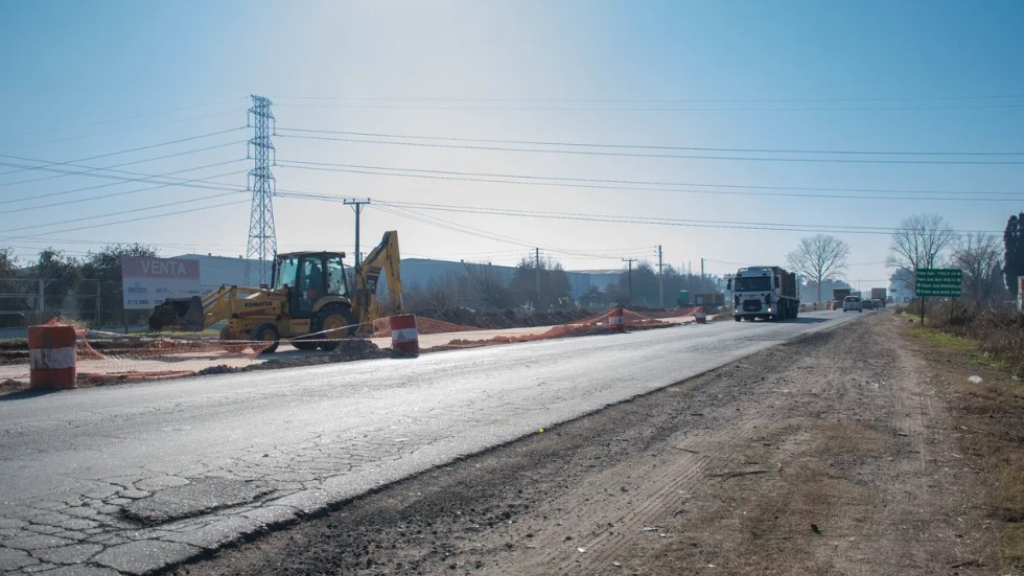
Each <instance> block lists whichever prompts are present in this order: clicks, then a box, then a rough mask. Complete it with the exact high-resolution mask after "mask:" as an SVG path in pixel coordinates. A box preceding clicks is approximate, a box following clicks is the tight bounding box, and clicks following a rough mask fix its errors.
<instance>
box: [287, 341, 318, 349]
mask: <svg viewBox="0 0 1024 576" xmlns="http://www.w3.org/2000/svg"><path fill="white" fill-rule="evenodd" d="M288 343H289V344H291V345H292V346H295V348H296V349H297V350H316V349H317V346H319V345H320V343H319V342H309V341H306V340H290V341H289V342H288Z"/></svg>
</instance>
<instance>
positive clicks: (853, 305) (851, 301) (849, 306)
mask: <svg viewBox="0 0 1024 576" xmlns="http://www.w3.org/2000/svg"><path fill="white" fill-rule="evenodd" d="M851 310H856V311H857V312H863V311H864V305H863V304H862V303H861V299H860V296H847V297H846V299H844V300H843V312H849V311H851Z"/></svg>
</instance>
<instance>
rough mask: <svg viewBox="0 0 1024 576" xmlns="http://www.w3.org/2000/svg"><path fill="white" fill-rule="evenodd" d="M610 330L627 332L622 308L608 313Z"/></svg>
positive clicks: (618, 307) (617, 307)
mask: <svg viewBox="0 0 1024 576" xmlns="http://www.w3.org/2000/svg"><path fill="white" fill-rule="evenodd" d="M608 329H609V330H611V331H612V332H625V331H626V320H625V318H623V317H622V306H616V307H615V308H612V311H611V312H609V313H608Z"/></svg>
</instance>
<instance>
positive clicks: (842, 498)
mask: <svg viewBox="0 0 1024 576" xmlns="http://www.w3.org/2000/svg"><path fill="white" fill-rule="evenodd" d="M907 342H912V341H909V340H908V339H907V334H906V329H905V328H904V327H903V326H902V325H900V323H899V322H898V321H897V320H896V319H894V318H893V317H892V316H890V315H881V314H879V315H874V316H873V317H871V318H868V319H866V320H865V321H861V322H854V323H852V324H849V325H847V326H845V327H841V328H839V329H836V330H831V331H828V332H823V333H818V334H816V335H812V336H809V337H806V338H804V339H801V340H799V341H796V342H791V343H788V344H783V345H780V346H777V347H775V348H772V349H769V350H767V351H765V352H762V353H760V354H757V355H754V356H751V357H748V358H745V359H743V360H741V361H739V362H736V363H733V364H731V365H728V366H726V367H723V368H721V369H718V370H715V371H713V372H711V373H708V374H706V375H704V376H702V377H699V378H695V379H691V380H688V381H686V382H683V383H681V384H677V385H674V386H671V387H668V388H666V389H664V390H661V391H659V392H656V393H653V394H649V395H647V396H644V397H641V398H638V399H636V400H633V401H631V402H627V403H623V404H620V405H616V406H613V407H611V408H609V409H606V410H603V411H601V412H599V413H596V414H593V415H591V416H588V417H584V418H581V419H578V420H576V421H573V422H570V423H568V424H565V425H562V426H560V427H558V428H556V429H555V430H546V431H544V432H543V433H540V432H539V433H538V434H536V435H533V436H531V437H530V438H527V439H524V440H521V441H519V442H515V443H512V444H509V445H506V446H503V447H500V448H497V449H494V450H491V451H489V452H487V453H484V454H481V455H479V456H476V457H472V458H467V459H465V460H462V461H460V462H457V463H455V464H452V465H449V466H445V467H442V468H438V469H435V470H432V471H429V472H427V473H424V474H422V475H420V476H418V477H414V478H412V479H409V480H406V481H403V482H399V483H397V484H395V485H392V486H390V487H388V488H386V489H384V490H382V491H381V492H379V493H376V494H373V495H369V496H366V497H364V498H361V499H357V500H355V501H353V502H350V503H347V504H345V505H341V506H338V507H337V509H336V510H335V511H334V512H332V513H330V514H327V515H325V516H323V517H320V518H316V519H312V520H310V521H308V522H306V523H304V524H302V525H299V526H295V527H292V528H290V529H287V530H282V531H279V532H277V533H274V534H270V535H268V536H266V537H264V538H262V539H260V540H258V541H256V542H253V543H249V544H244V545H241V546H240V547H238V548H236V549H234V550H229V551H225V552H223V553H221V554H220V555H219V556H218V557H216V558H214V559H212V560H211V561H207V562H202V563H198V564H193V565H190V566H187V567H183V568H180V569H179V570H178V571H177V573H178V574H186V573H187V574H192V575H195V574H224V575H226V574H261V575H262V574H321V573H333V574H360V575H364V574H365V575H369V574H440V573H447V574H475V573H483V572H490V573H501V574H510V575H518V574H521V575H535V574H580V575H583V574H602V575H603V574H644V575H661V574H663V575H669V574H673V575H675V574H736V575H746V574H765V573H768V574H808V575H810V574H929V575H930V574H982V573H985V574H988V573H991V571H992V569H993V567H994V565H995V563H996V562H997V559H996V558H995V551H994V547H993V546H992V542H993V541H994V540H995V538H996V537H997V532H998V528H999V526H997V525H996V523H995V521H994V520H993V519H992V518H991V514H989V513H987V512H986V511H985V510H984V509H983V508H980V506H984V498H985V497H984V495H982V494H981V491H980V489H979V487H980V486H983V485H984V476H983V474H982V472H981V471H980V470H981V469H979V468H978V467H977V466H978V463H977V462H974V461H973V460H972V456H971V455H970V454H964V453H963V452H964V451H963V450H962V449H961V448H960V446H959V445H958V443H959V442H960V441H961V440H962V438H961V437H960V436H957V434H956V433H955V432H954V428H953V419H952V418H953V417H951V416H950V414H949V412H948V409H947V408H946V406H947V403H948V402H949V401H950V400H952V399H953V396H952V394H954V393H955V392H954V391H951V390H949V389H948V388H947V387H946V386H945V384H944V383H943V381H942V378H941V377H936V376H935V375H934V374H933V372H932V369H931V365H930V364H929V363H928V362H926V360H925V359H924V357H923V356H922V354H923V352H922V351H920V350H915V349H913V348H907V347H906V346H907V345H908V344H906V343H907ZM910 345H911V346H912V345H913V344H910Z"/></svg>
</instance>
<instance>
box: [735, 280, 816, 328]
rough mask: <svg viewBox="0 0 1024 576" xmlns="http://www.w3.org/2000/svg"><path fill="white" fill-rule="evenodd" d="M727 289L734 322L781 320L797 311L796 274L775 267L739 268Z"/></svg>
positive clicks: (793, 316) (798, 305) (792, 316)
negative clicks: (731, 299) (730, 298)
mask: <svg viewBox="0 0 1024 576" xmlns="http://www.w3.org/2000/svg"><path fill="white" fill-rule="evenodd" d="M726 287H727V288H728V289H729V290H731V291H732V293H733V319H734V320H736V321H737V322H739V321H741V320H743V319H747V320H755V319H762V320H780V319H781V320H784V319H788V318H796V317H797V313H798V312H799V309H800V299H799V297H798V295H797V285H796V274H794V273H792V272H787V271H785V270H783V269H782V268H779V267H778V266H751V267H747V268H740V269H739V270H738V271H737V272H736V274H735V275H734V276H733V277H732V278H730V279H729V281H728V283H727V285H726Z"/></svg>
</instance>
